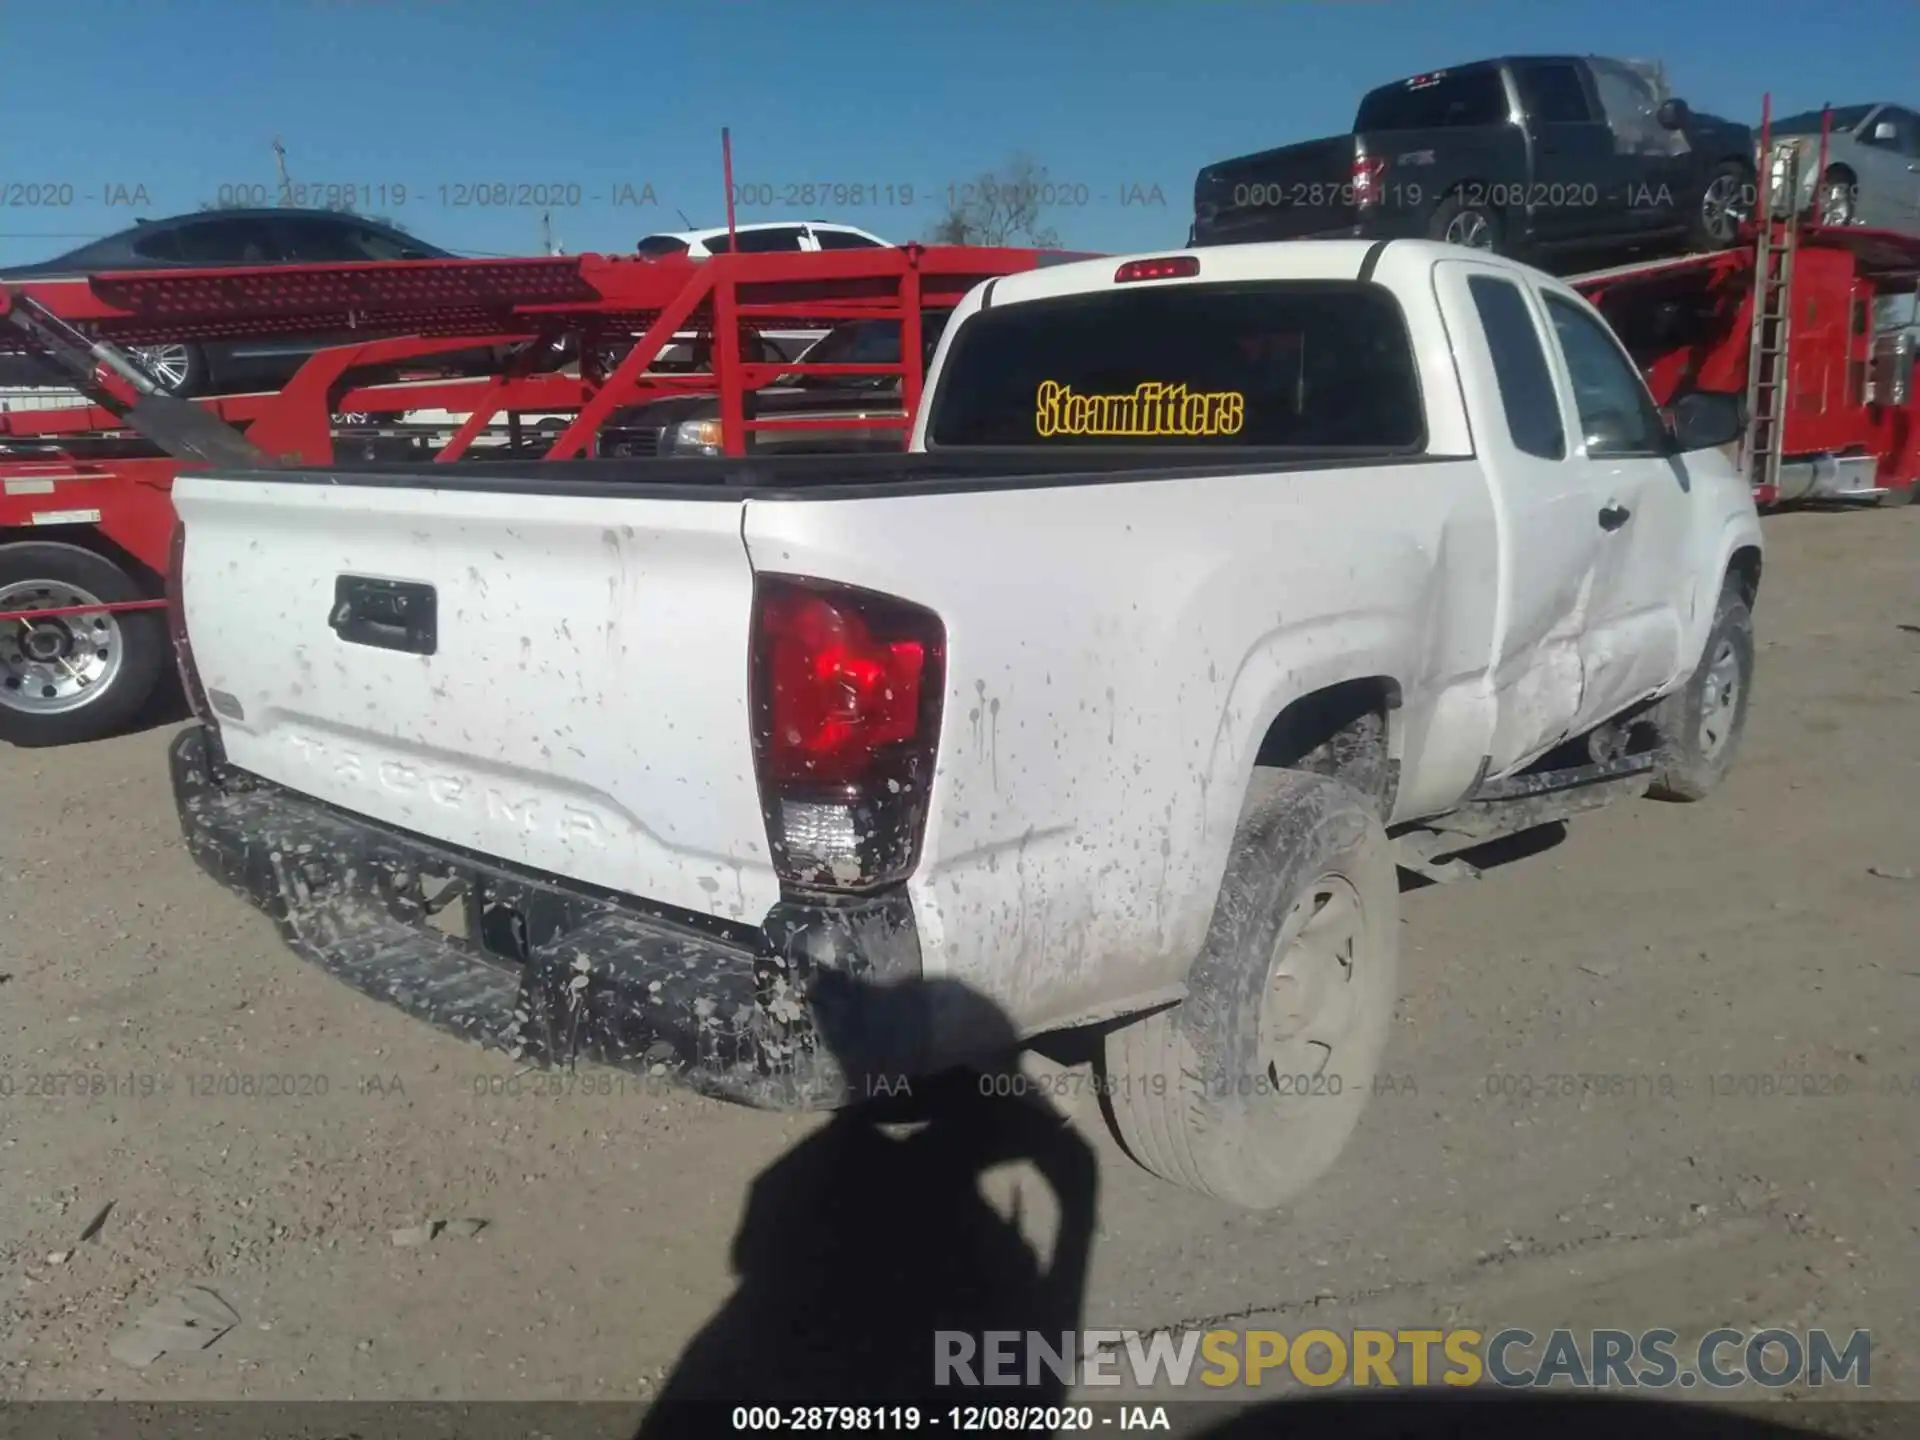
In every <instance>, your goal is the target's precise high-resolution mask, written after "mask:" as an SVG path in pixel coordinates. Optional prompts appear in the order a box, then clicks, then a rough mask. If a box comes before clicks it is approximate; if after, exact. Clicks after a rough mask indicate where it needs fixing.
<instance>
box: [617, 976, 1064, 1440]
mask: <svg viewBox="0 0 1920 1440" xmlns="http://www.w3.org/2000/svg"><path fill="white" fill-rule="evenodd" d="M828 984H829V990H828V992H827V993H826V994H825V995H824V996H823V994H822V993H821V991H820V990H819V989H818V988H816V991H815V1008H816V1013H817V1014H818V1015H819V1017H820V1025H821V1029H822V1032H823V1034H824V1037H825V1040H826V1043H827V1045H828V1046H829V1047H830V1049H831V1050H832V1053H833V1054H834V1055H835V1056H836V1057H837V1058H838V1059H839V1061H840V1063H841V1064H842V1066H843V1068H844V1069H845V1070H846V1071H847V1073H848V1074H849V1076H850V1077H851V1078H850V1084H851V1086H852V1088H853V1089H854V1090H855V1092H856V1093H858V1094H861V1095H866V1096H872V1097H873V1098H872V1099H871V1100H866V1101H863V1102H862V1103H859V1104H857V1105H855V1106H853V1107H851V1108H848V1109H843V1110H840V1111H839V1112H837V1113H836V1114H835V1115H834V1116H833V1117H832V1119H831V1120H830V1121H829V1122H828V1123H827V1124H826V1125H825V1127H824V1128H822V1129H821V1130H819V1131H817V1132H816V1133H815V1134H813V1135H812V1136H810V1137H809V1138H808V1139H806V1140H804V1141H802V1142H801V1143H800V1144H799V1145H797V1146H795V1147H794V1148H793V1149H792V1150H790V1151H788V1152H787V1153H786V1154H784V1155H783V1156H781V1157H780V1158H779V1159H778V1160H776V1161H775V1162H774V1163H773V1164H772V1165H770V1166H769V1167H768V1168H767V1169H766V1170H765V1171H763V1172H762V1173H761V1174H760V1176H759V1177H758V1178H757V1179H756V1180H755V1181H754V1183H753V1186H752V1189H751V1190H750V1191H749V1193H748V1197H747V1202H746V1206H745V1210H744V1214H743V1218H742V1220H741V1223H740V1228H739V1230H738V1231H737V1233H736V1234H735V1236H734V1241H733V1251H732V1258H733V1267H734V1271H735V1274H736V1275H737V1277H738V1284H737V1288H736V1289H735V1291H734V1293H733V1295H732V1296H731V1297H730V1298H729V1299H728V1300H727V1302H726V1303H725V1304H724V1305H723V1306H722V1307H721V1309H720V1311H719V1312H718V1313H717V1314H716V1315H715V1316H714V1317H713V1318H712V1319H711V1320H710V1321H708V1322H707V1324H706V1325H705V1326H704V1327H703V1328H702V1329H701V1330H700V1332H699V1333H698V1334H697V1335H695V1336H694V1338H693V1340H692V1341H691V1342H690V1343H689V1344H688V1346H687V1348H686V1350H685V1351H684V1352H683V1353H682V1355H681V1357H680V1359H679V1361H678V1363H677V1364H676V1365H675V1367H674V1370H673V1373H672V1374H671V1375H670V1376H669V1378H668V1380H667V1383H666V1385H665V1387H664V1388H663V1389H662V1391H661V1393H660V1394H659V1396H658V1398H657V1400H656V1403H655V1404H654V1405H652V1406H651V1407H650V1408H649V1410H648V1412H647V1415H646V1417H645V1419H644V1420H643V1421H642V1424H641V1427H640V1430H639V1432H638V1433H639V1437H642V1440H651V1437H655V1436H664V1435H675V1434H685V1433H694V1432H696V1431H698V1430H699V1429H700V1428H701V1427H702V1425H703V1424H704V1423H705V1422H706V1421H707V1420H710V1419H711V1415H710V1414H709V1415H707V1416H705V1417H704V1419H701V1418H696V1417H697V1416H699V1413H700V1412H699V1409H698V1408H695V1409H693V1410H689V1409H688V1408H687V1402H706V1403H707V1404H713V1403H715V1402H725V1403H726V1404H728V1405H733V1404H742V1403H746V1404H756V1405H780V1404H808V1403H811V1404H852V1403H860V1404H874V1405H877V1404H889V1405H891V1404H914V1405H919V1406H921V1407H922V1408H923V1409H925V1410H939V1409H944V1408H945V1407H946V1406H949V1405H952V1404H954V1403H956V1400H957V1399H958V1398H960V1392H959V1391H958V1390H956V1389H954V1388H944V1387H942V1386H941V1385H940V1384H939V1383H938V1381H937V1378H936V1371H935V1361H936V1355H937V1350H936V1335H937V1333H938V1332H940V1331H953V1332H964V1333H965V1334H966V1335H967V1336H968V1337H969V1338H970V1339H971V1340H975V1341H977V1340H978V1338H979V1337H980V1336H981V1335H982V1333H983V1332H985V1331H990V1330H1010V1331H1021V1332H1025V1331H1038V1332H1040V1333H1042V1334H1044V1335H1046V1336H1048V1337H1050V1338H1051V1339H1052V1340H1053V1341H1054V1342H1055V1343H1057V1342H1058V1337H1059V1336H1060V1335H1061V1333H1062V1332H1065V1331H1074V1330H1077V1329H1078V1328H1079V1326H1080V1315H1081V1305H1082V1300H1083V1295H1084V1290H1085V1285H1086V1275H1087V1265H1088V1260H1089V1253H1090V1250H1091V1246H1092V1238H1093V1229H1094V1216H1095V1209H1096V1200H1097V1188H1098V1170H1097V1163H1096V1160H1095V1156H1094V1152H1093V1149H1092V1147H1091V1146H1089V1145H1088V1143H1087V1142H1086V1140H1085V1139H1084V1138H1083V1137H1082V1136H1081V1135H1080V1134H1078V1133H1077V1132H1076V1131H1075V1130H1074V1129H1073V1128H1072V1127H1071V1126H1070V1125H1068V1124H1067V1122H1066V1120H1065V1119H1064V1117H1063V1116H1061V1115H1060V1113H1059V1112H1058V1111H1057V1110H1055V1109H1054V1108H1053V1107H1052V1106H1051V1105H1050V1104H1048V1103H1047V1102H1046V1101H1045V1100H1044V1099H1041V1098H1039V1097H1038V1096H1036V1095H1023V1094H1022V1093H1020V1092H1021V1091H1022V1090H1023V1089H1024V1087H1023V1086H1021V1085H1019V1084H1018V1083H1009V1080H1008V1079H1006V1078H1002V1077H1012V1076H1014V1075H1016V1074H1017V1071H1015V1070H1014V1069H1013V1068H1012V1066H1013V1057H1014V1056H1015V1055H1016V1054H1017V1049H1018V1046H1017V1042H1016V1040H1015V1035H1014V1031H1013V1027H1012V1025H1011V1023H1010V1022H1009V1021H1008V1020H1007V1018H1006V1016H1005V1015H1004V1014H1003V1013H1002V1012H1001V1011H1000V1010H999V1009H998V1007H997V1006H995V1005H994V1004H993V1003H992V1002H991V1001H989V1000H987V999H985V998H984V997H982V996H980V995H979V994H978V993H977V992H974V991H972V990H969V989H966V988H965V987H961V986H958V985H954V984H952V983H951V982H922V983H918V984H914V985H912V986H905V987H893V988H891V989H889V990H888V991H886V992H884V993H881V992H877V991H875V990H873V989H872V988H867V989H865V990H864V991H862V992H861V993H860V994H858V995H857V996H853V990H854V989H855V988H857V987H853V986H852V982H847V981H844V980H841V979H839V977H833V978H832V979H831V980H829V982H828ZM833 987H840V988H839V989H838V990H836V989H834V988H833ZM849 997H853V998H854V1002H855V1003H854V1004H852V1005H847V1004H845V1003H844V1002H845V1001H846V1000H848V999H849ZM853 1012H857V1013H858V1014H859V1015H860V1016H861V1021H860V1023H859V1024H858V1025H855V1026H849V1025H847V1024H846V1023H844V1022H843V1023H841V1024H838V1025H836V1023H835V1019H834V1017H835V1016H844V1015H846V1014H848V1013H853ZM931 1013H939V1014H941V1015H943V1016H944V1017H946V1018H947V1020H948V1021H949V1022H952V1021H954V1020H956V1018H957V1020H958V1023H959V1025H960V1027H961V1028H962V1029H964V1032H965V1033H967V1034H969V1035H970V1036H985V1037H989V1038H990V1039H991V1041H992V1043H990V1044H986V1045H981V1046H979V1047H977V1048H978V1051H979V1053H983V1054H1002V1055H1005V1056H1006V1057H1007V1059H1006V1061H1005V1063H1004V1066H1003V1067H1002V1068H997V1069H995V1068H988V1069H976V1070H961V1071H953V1072H949V1073H947V1074H945V1075H943V1076H941V1077H939V1078H937V1079H935V1080H932V1081H918V1080H916V1081H912V1082H910V1090H909V1089H907V1088H905V1087H903V1086H902V1085H901V1082H900V1077H899V1075H898V1074H893V1075H889V1073H888V1072H887V1069H886V1067H885V1066H884V1065H881V1064H877V1063H875V1062H874V1061H873V1060H871V1059H867V1060H862V1059H861V1058H860V1057H861V1055H862V1054H865V1055H867V1056H873V1055H875V1054H876V1053H877V1052H876V1051H875V1050H873V1049H872V1048H870V1047H867V1046H864V1045H863V1044H862V1042H861V1040H860V1039H859V1038H858V1035H856V1034H850V1033H849V1032H850V1031H861V1030H864V1031H866V1032H867V1033H871V1032H872V1030H873V1028H874V1027H875V1026H876V1025H882V1026H884V1025H885V1017H887V1016H888V1015H895V1014H897V1015H900V1016H902V1017H903V1018H902V1026H901V1028H906V1029H910V1028H911V1027H912V1026H913V1025H914V1024H916V1023H918V1019H917V1017H918V1016H924V1015H926V1014H931ZM997 1079H998V1080H999V1083H997V1084H996V1080H997ZM1009 1091H1010V1092H1012V1093H1007V1092H1009ZM996 1092H998V1093H996ZM1018 1162H1026V1163H1027V1164H1028V1165H1030V1166H1031V1167H1032V1168H1033V1169H1035V1170H1037V1171H1038V1172H1039V1174H1040V1176H1041V1177H1042V1178H1043V1179H1044V1181H1045V1183H1046V1186H1047V1188H1048V1190H1049V1191H1050V1192H1051V1196H1050V1198H1051V1201H1052V1204H1053V1205H1057V1209H1058V1217H1059V1219H1058V1226H1057V1230H1056V1231H1055V1234H1054V1239H1053V1243H1052V1245H1051V1247H1050V1249H1051V1251H1052V1254H1051V1257H1050V1258H1049V1259H1045V1260H1043V1258H1042V1257H1041V1256H1040V1255H1039V1254H1037V1253H1036V1249H1035V1247H1034V1245H1033V1244H1031V1243H1030V1242H1029V1239H1028V1238H1027V1236H1026V1235H1025V1234H1024V1233H1023V1227H1022V1225H1021V1223H1020V1217H1019V1216H1018V1214H1015V1215H1014V1216H1012V1217H1009V1216H1006V1215H1003V1214H1002V1213H1001V1212H1000V1211H999V1210H998V1209H996V1208H995V1207H994V1206H993V1205H992V1204H991V1203H989V1201H988V1200H987V1198H986V1197H985V1196H984V1195H983V1193H982V1183H981V1182H982V1178H983V1176H985V1175H986V1174H987V1172H988V1171H990V1170H993V1169H995V1168H996V1167H1000V1166H1003V1165H1009V1164H1014V1163H1018ZM1047 1208H1049V1209H1051V1208H1052V1206H1048V1207H1047ZM981 1358H982V1357H980V1356H979V1355H978V1354H977V1353H976V1354H974V1356H973V1363H974V1364H975V1366H976V1367H977V1366H978V1365H979V1364H980V1362H981ZM1063 1397H1064V1386H1062V1385H1061V1384H1060V1382H1059V1381H1058V1380H1057V1379H1056V1378H1055V1377H1054V1376H1053V1375H1052V1373H1051V1372H1050V1371H1049V1370H1047V1369H1046V1368H1045V1367H1044V1366H1043V1367H1041V1368H1040V1372H1039V1375H1038V1377H1037V1379H1036V1382H1035V1383H1033V1384H1028V1385H1022V1386H1017V1387H1016V1386H995V1387H994V1390H993V1395H992V1398H993V1400H994V1401H995V1403H997V1404H1007V1403H1012V1404H1049V1403H1057V1402H1058V1401H1060V1400H1061V1399H1062V1398H1063Z"/></svg>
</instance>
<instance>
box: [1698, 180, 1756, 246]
mask: <svg viewBox="0 0 1920 1440" xmlns="http://www.w3.org/2000/svg"><path fill="white" fill-rule="evenodd" d="M1754 195H1755V190H1754V178H1753V168H1752V167H1751V166H1749V165H1747V164H1745V163H1744V162H1742V161H1739V160H1722V161H1721V162H1720V163H1719V164H1718V165H1716V166H1714V167H1713V169H1711V170H1709V171H1708V172H1707V174H1706V178H1705V179H1703V180H1702V181H1701V182H1700V193H1699V194H1698V195H1696V196H1695V197H1694V201H1693V211H1692V213H1691V214H1690V215H1689V216H1688V217H1687V244H1688V246H1689V247H1690V248H1692V249H1694V250H1729V249H1731V248H1732V247H1733V246H1735V245H1737V244H1739V243H1740V229H1741V226H1742V225H1744V224H1745V223H1746V221H1747V220H1748V219H1750V218H1751V217H1752V215H1753V198H1752V197H1753V196H1754Z"/></svg>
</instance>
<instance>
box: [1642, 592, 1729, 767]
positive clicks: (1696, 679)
mask: <svg viewBox="0 0 1920 1440" xmlns="http://www.w3.org/2000/svg"><path fill="white" fill-rule="evenodd" d="M1752 693H1753V612H1752V611H1751V610H1750V609H1749V608H1748V607H1747V602H1746V600H1745V599H1744V598H1743V597H1742V596H1741V594H1740V592H1739V591H1738V590H1736V589H1735V588H1734V587H1733V586H1731V585H1729V586H1727V587H1726V589H1724V590H1722V591H1721V592H1720V603H1719V605H1718V606H1717V607H1716V608H1715V611H1714V617H1713V630H1712V632H1711V633H1710V634H1709V635H1708V636H1707V647H1706V649H1705V650H1704V651H1703V652H1702V653H1701V656H1700V664H1699V665H1698V666H1697V667H1696V668H1695V669H1694V672H1693V674H1692V676H1691V677H1690V678H1689V679H1688V680H1687V683H1686V685H1685V686H1684V687H1682V688H1681V689H1679V690H1676V691H1674V692H1673V694H1671V695H1669V696H1668V697H1667V698H1666V699H1665V700H1662V701H1661V702H1660V704H1659V705H1658V706H1656V707H1655V709H1654V711H1653V715H1652V720H1653V728H1654V730H1655V731H1656V732H1658V734H1659V736H1660V757H1661V759H1660V770H1659V772H1658V776H1657V778H1656V779H1655V781H1654V784H1653V788H1652V790H1651V792H1650V793H1651V794H1653V795H1654V796H1655V797H1657V798H1658V799H1661V800H1680V801H1693V800H1704V799H1706V797H1707V796H1709V795H1711V794H1712V793H1713V792H1714V791H1715V790H1717V789H1719V787H1720V782H1721V781H1722V780H1724V779H1726V776H1727V772H1728V771H1729V770H1731V769H1732V768H1733V759H1734V755H1735V754H1736V753H1737V752H1738V751H1739V749H1740V739H1741V736H1742V735H1744V734H1745V733H1746V728H1747V702H1748V700H1749V698H1750V697H1751V695H1752Z"/></svg>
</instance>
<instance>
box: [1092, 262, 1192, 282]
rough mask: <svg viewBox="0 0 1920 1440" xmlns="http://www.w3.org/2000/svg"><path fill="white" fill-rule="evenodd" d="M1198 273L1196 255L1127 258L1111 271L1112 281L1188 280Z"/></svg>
mask: <svg viewBox="0 0 1920 1440" xmlns="http://www.w3.org/2000/svg"><path fill="white" fill-rule="evenodd" d="M1199 273H1200V257H1199V256H1198V255H1168V256H1165V257H1164V258H1162V259H1158V260H1129V261H1127V263H1126V264H1124V265H1122V266H1121V267H1120V268H1119V269H1118V270H1116V271H1114V272H1113V283H1114V284H1116V285H1121V284H1125V283H1126V282H1127V281H1129V280H1188V279H1191V278H1192V277H1193V276H1195V275H1198V274H1199Z"/></svg>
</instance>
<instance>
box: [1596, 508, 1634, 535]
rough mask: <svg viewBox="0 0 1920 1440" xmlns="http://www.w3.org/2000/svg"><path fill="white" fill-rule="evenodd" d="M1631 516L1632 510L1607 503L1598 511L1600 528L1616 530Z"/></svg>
mask: <svg viewBox="0 0 1920 1440" xmlns="http://www.w3.org/2000/svg"><path fill="white" fill-rule="evenodd" d="M1632 518H1633V512H1632V511H1631V510H1629V509H1627V507H1626V506H1624V505H1614V504H1609V505H1607V506H1606V507H1605V508H1603V509H1602V510H1601V511H1600V528H1601V529H1602V530H1618V529H1619V528H1620V527H1621V526H1622V525H1624V524H1626V523H1627V521H1628V520H1630V519H1632Z"/></svg>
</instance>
